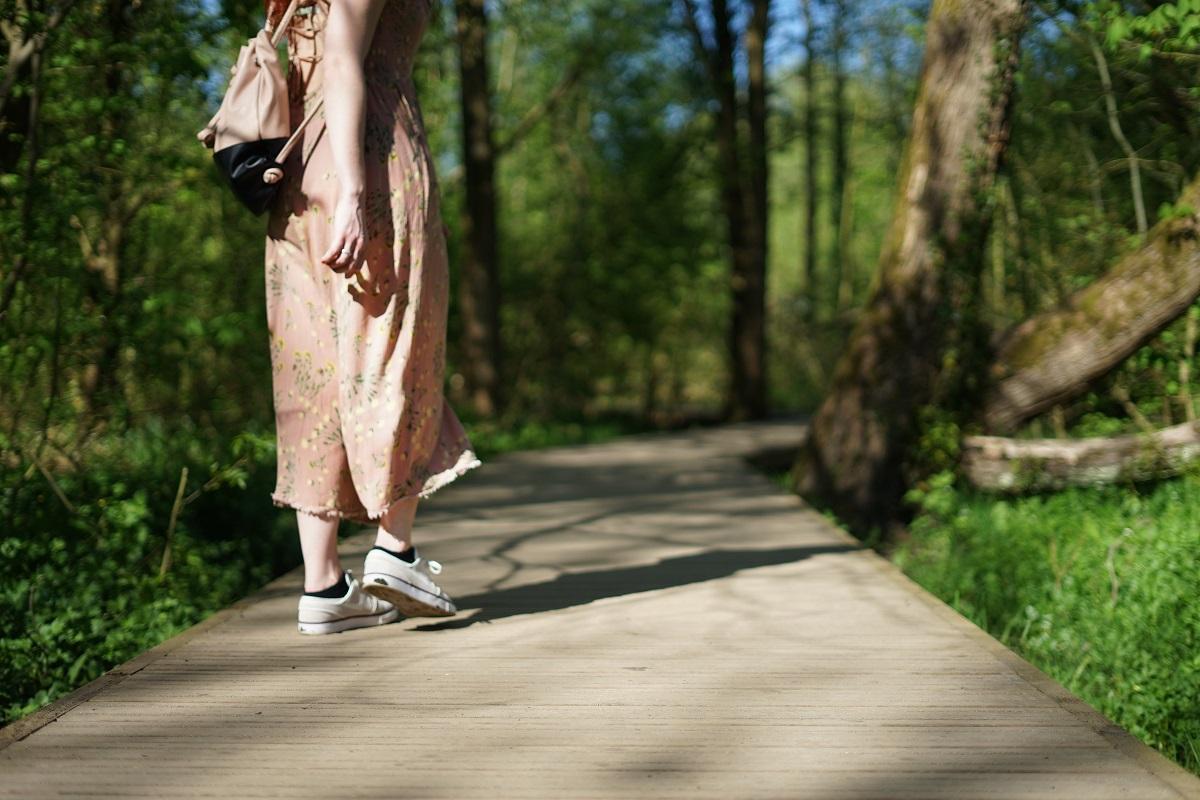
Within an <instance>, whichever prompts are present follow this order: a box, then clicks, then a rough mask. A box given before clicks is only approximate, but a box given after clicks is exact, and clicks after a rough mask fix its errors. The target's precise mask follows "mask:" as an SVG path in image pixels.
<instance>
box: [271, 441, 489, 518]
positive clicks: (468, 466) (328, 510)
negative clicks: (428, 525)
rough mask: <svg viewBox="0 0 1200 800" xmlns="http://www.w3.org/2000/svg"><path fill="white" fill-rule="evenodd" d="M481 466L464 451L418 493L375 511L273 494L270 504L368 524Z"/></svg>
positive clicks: (428, 480) (429, 480) (324, 516)
mask: <svg viewBox="0 0 1200 800" xmlns="http://www.w3.org/2000/svg"><path fill="white" fill-rule="evenodd" d="M482 465H483V462H482V461H481V460H480V459H479V457H478V456H476V455H475V451H474V450H471V449H467V450H464V451H462V453H461V454H459V456H458V461H456V462H454V466H452V467H450V468H449V469H444V470H442V471H441V472H435V473H434V474H433V475H430V476H429V477H427V478H426V479H425V483H424V485H422V486H421V489H420V490H419V491H417V492H415V493H412V494H406V495H401V496H400V497H397V498H395V499H393V500H392V501H391V502H389V503H388V504H387V505H386V506H384V507H383V508H380V509H378V510H376V511H368V510H367V509H358V510H354V511H345V510H342V509H340V508H336V507H333V506H324V507H316V506H305V505H301V504H298V503H293V502H292V501H290V500H286V499H284V498H283V497H282V496H281V495H279V494H277V493H275V492H272V493H271V502H272V503H274V504H275V505H276V506H278V507H280V508H291V509H295V510H296V511H299V512H301V513H304V514H308V515H310V516H314V517H323V518H326V519H328V518H336V519H348V520H351V521H353V522H362V523H370V522H374V521H375V520H378V519H379V518H380V517H382V516H383V515H384V514H386V513H387V512H388V511H389V510H390V509H391V507H392V506H394V505H396V504H397V503H401V502H403V501H405V500H411V499H413V498H415V497H419V498H422V499H424V498H426V497H429V496H430V495H431V494H433V493H434V492H436V491H437V490H438V489H441V488H442V487H443V486H446V485H448V484H450V483H453V482H454V481H455V480H456V479H457V478H460V477H462V476H463V475H465V474H466V473H468V472H470V471H471V470H473V469H475V468H476V467H479V466H482Z"/></svg>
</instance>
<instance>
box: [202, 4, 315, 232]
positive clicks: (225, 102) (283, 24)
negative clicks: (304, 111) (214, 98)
mask: <svg viewBox="0 0 1200 800" xmlns="http://www.w3.org/2000/svg"><path fill="white" fill-rule="evenodd" d="M299 6H300V0H291V2H290V3H289V4H288V7H287V10H286V11H285V12H284V14H283V17H282V18H281V19H280V20H279V24H278V25H274V26H272V25H271V22H270V19H269V18H268V20H267V23H266V25H264V27H263V29H262V30H260V31H259V32H258V35H257V36H255V37H254V38H253V39H251V40H250V41H248V42H247V43H246V44H244V45H242V49H241V51H240V52H239V53H238V57H237V61H236V62H235V63H234V65H233V67H232V69H231V70H230V75H231V77H230V80H229V87H228V88H227V89H226V90H225V97H224V98H223V99H222V101H221V107H220V108H218V109H217V113H216V114H214V115H213V118H212V119H211V120H209V122H208V124H207V125H205V126H204V128H203V129H202V130H201V131H200V132H199V133H197V134H196V136H197V138H198V139H200V141H201V142H203V143H204V145H205V146H206V147H210V148H212V150H213V162H214V163H215V164H216V165H217V170H218V171H219V172H220V173H221V174H222V175H223V176H224V177H225V179H226V180H227V181H228V182H229V185H230V187H231V188H232V189H233V193H234V194H235V195H237V197H238V199H239V200H241V201H242V203H243V204H245V205H246V207H248V208H249V209H250V210H251V211H252V212H254V213H255V214H261V213H263V212H264V211H266V210H267V208H269V207H270V205H271V201H272V200H273V199H274V197H275V194H276V193H277V191H278V188H279V186H278V184H279V182H280V181H281V180H282V179H283V163H284V162H285V161H286V160H287V157H288V155H289V154H290V153H291V152H292V149H293V148H294V147H295V146H296V144H297V143H298V142H299V141H300V134H301V133H303V132H304V129H305V128H306V127H307V126H308V123H309V122H311V121H312V120H313V118H314V117H315V116H316V115H317V114H318V113H319V112H320V110H321V107H322V105H324V100H323V99H322V100H321V101H320V102H318V103H317V104H316V105H315V106H314V107H313V109H312V111H310V112H309V113H308V115H307V116H305V118H304V120H303V121H302V122H301V123H300V125H299V126H298V127H297V128H296V129H295V130H294V131H293V130H292V124H291V114H290V112H289V102H288V89H287V79H286V77H285V76H284V73H283V67H282V65H281V64H280V63H279V43H280V42H281V41H282V40H283V35H284V33H286V31H287V27H288V24H289V23H290V22H291V20H292V16H293V15H294V14H295V13H296V9H297V8H298V7H299Z"/></svg>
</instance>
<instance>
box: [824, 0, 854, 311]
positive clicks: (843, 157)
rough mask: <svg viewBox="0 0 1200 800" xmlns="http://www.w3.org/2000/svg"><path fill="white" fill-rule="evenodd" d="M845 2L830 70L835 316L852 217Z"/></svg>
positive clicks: (838, 13) (837, 4)
mask: <svg viewBox="0 0 1200 800" xmlns="http://www.w3.org/2000/svg"><path fill="white" fill-rule="evenodd" d="M847 5H848V4H847V2H846V0H834V3H833V37H832V41H831V42H830V48H829V56H830V62H831V64H830V66H831V67H832V68H833V182H832V185H831V186H830V190H829V200H830V204H829V219H830V220H831V221H832V223H833V231H834V235H833V251H832V255H831V258H830V266H831V268H832V274H831V276H830V279H829V287H830V301H831V302H830V309H831V312H832V314H833V315H834V316H836V315H837V313H838V311H840V310H841V297H842V281H843V276H844V274H845V272H846V264H845V262H846V258H847V256H846V250H847V249H848V248H847V245H848V244H849V240H850V230H849V228H850V226H849V224H848V223H849V215H848V214H847V213H845V208H844V205H843V204H844V203H845V202H846V194H847V191H846V189H847V184H846V181H847V175H848V174H849V155H848V141H847V133H848V131H847V121H846V70H845V66H844V65H843V63H842V55H843V53H844V51H845V49H846V41H847V37H846V16H847V14H848V13H849V10H848V8H847Z"/></svg>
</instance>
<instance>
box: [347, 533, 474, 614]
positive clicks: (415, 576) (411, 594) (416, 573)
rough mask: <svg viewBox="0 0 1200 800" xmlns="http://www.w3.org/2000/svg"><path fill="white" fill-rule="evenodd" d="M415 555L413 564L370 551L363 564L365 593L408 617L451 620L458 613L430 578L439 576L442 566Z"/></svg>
mask: <svg viewBox="0 0 1200 800" xmlns="http://www.w3.org/2000/svg"><path fill="white" fill-rule="evenodd" d="M414 555H415V556H416V558H415V560H414V561H413V563H411V564H410V563H408V562H407V561H405V560H404V559H402V558H396V557H395V556H393V555H390V554H389V553H385V552H384V551H382V550H380V549H379V548H371V549H370V550H369V551H367V559H366V561H365V562H364V563H363V591H365V592H368V593H370V594H373V595H375V596H376V597H379V598H382V599H384V600H387V601H388V602H390V603H393V604H395V606H396V608H398V609H400V613H401V614H403V615H404V616H406V617H448V616H451V615H452V614H455V613H457V612H458V609H457V608H455V606H454V601H453V600H451V599H450V595H448V594H446V593H445V592H444V591H442V587H440V586H438V585H437V584H436V583H434V581H433V578H432V577H430V576H431V575H437V574H438V573H440V572H441V571H442V565H441V564H439V563H438V562H436V561H428V560H426V559H424V558H421V556H420V554H418V553H415V552H414Z"/></svg>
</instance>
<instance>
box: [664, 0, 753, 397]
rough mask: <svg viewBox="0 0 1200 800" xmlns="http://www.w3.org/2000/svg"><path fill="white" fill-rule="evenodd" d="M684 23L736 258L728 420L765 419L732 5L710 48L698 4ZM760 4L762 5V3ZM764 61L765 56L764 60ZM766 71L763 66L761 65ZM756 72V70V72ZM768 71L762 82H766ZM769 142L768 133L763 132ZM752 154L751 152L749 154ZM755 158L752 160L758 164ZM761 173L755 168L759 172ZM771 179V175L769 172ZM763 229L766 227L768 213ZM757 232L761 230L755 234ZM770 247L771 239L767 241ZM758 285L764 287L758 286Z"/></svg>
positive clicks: (690, 2) (720, 8)
mask: <svg viewBox="0 0 1200 800" xmlns="http://www.w3.org/2000/svg"><path fill="white" fill-rule="evenodd" d="M682 2H683V7H684V11H685V15H684V19H685V21H686V23H687V26H688V29H689V30H690V31H691V34H692V39H693V43H694V44H695V49H696V55H697V56H698V57H699V58H700V60H701V61H703V62H704V65H705V68H706V70H707V71H708V77H709V81H710V82H711V84H712V87H713V93H714V94H715V95H716V99H717V126H716V145H717V177H718V181H719V183H720V187H721V211H722V213H723V214H724V216H725V225H726V230H727V237H728V238H727V241H728V243H729V258H730V275H729V282H730V291H731V294H732V305H733V308H732V318H731V320H730V326H729V391H728V394H727V396H726V399H725V408H724V409H722V416H723V417H725V418H726V419H747V418H753V417H760V416H762V415H763V414H764V413H765V410H766V383H765V377H766V376H765V370H764V358H763V354H764V351H765V340H764V337H763V335H762V334H761V333H760V332H759V331H760V330H761V328H763V327H765V326H764V325H761V324H760V323H761V322H762V321H764V317H765V315H764V314H763V313H762V311H761V310H757V305H758V304H762V303H763V298H762V297H761V295H762V294H763V293H764V289H765V281H764V280H763V279H764V278H765V262H760V260H759V255H758V252H759V251H761V252H762V253H763V254H764V255H765V250H764V249H763V248H757V249H756V247H755V244H754V243H755V240H756V238H757V235H756V233H755V232H754V231H752V229H751V228H752V226H751V220H752V212H751V209H750V204H752V203H753V202H754V199H753V195H754V192H753V191H752V189H751V188H750V186H749V181H748V180H747V178H746V176H745V175H744V174H743V173H742V166H741V162H742V157H741V154H740V152H739V149H740V147H739V141H738V138H739V137H738V117H739V116H740V113H739V105H738V97H737V81H736V78H735V77H734V69H733V62H734V37H733V31H732V29H731V27H730V18H729V17H730V15H729V3H728V0H712V4H711V6H710V8H711V11H712V25H711V26H710V27H711V29H712V32H713V42H712V44H709V43H708V41H707V39H706V36H705V33H704V30H703V27H702V26H701V24H700V14H699V11H698V10H697V8H696V3H695V0H682ZM756 2H759V0H756ZM761 12H762V16H761V17H760V16H759V14H760V9H759V8H758V7H757V6H756V7H755V11H754V15H753V19H752V22H751V25H750V27H751V28H752V27H753V26H754V24H755V23H756V21H757V24H759V25H761V36H762V37H763V42H764V43H765V41H766V33H767V18H766V13H765V12H766V5H765V3H764V5H763V8H762V9H761ZM752 38H753V36H752V35H751V33H750V30H749V29H748V30H747V48H748V49H750V48H752V47H756V46H758V45H756V44H755V43H754V42H752V41H750V39H752ZM760 57H761V56H760ZM760 68H761V65H760ZM752 69H753V67H752ZM765 75H766V73H765V70H764V71H763V72H762V74H761V75H760V76H759V78H760V80H762V81H765ZM759 91H762V92H763V93H764V94H763V97H762V103H763V107H762V113H763V115H764V125H765V114H766V98H765V84H764V85H763V86H761V87H760V90H759ZM761 135H762V136H763V139H764V144H763V147H764V154H765V136H766V133H765V129H764V130H763V131H762V132H761ZM747 149H751V148H747ZM754 157H755V154H752V158H754ZM758 168H759V167H755V169H758ZM764 175H765V172H764ZM762 224H763V225H765V224H766V214H765V208H764V213H763V218H762ZM756 230H757V228H755V231H756ZM763 243H764V247H765V236H764V239H763ZM756 282H757V283H758V284H761V285H756Z"/></svg>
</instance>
